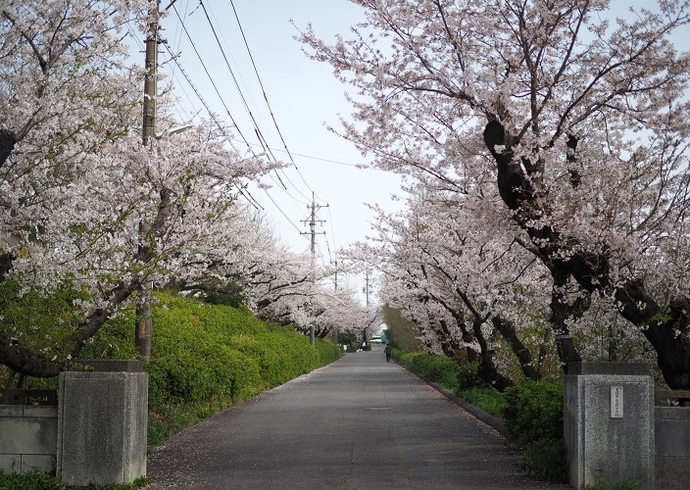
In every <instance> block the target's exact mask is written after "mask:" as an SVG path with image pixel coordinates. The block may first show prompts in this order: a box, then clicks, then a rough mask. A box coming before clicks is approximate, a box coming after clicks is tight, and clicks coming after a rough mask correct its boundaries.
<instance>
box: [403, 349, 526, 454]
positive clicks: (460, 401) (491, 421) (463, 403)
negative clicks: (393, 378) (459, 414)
mask: <svg viewBox="0 0 690 490" xmlns="http://www.w3.org/2000/svg"><path fill="white" fill-rule="evenodd" d="M396 364H397V365H398V366H400V367H402V368H403V369H405V370H406V371H407V372H409V373H412V374H414V375H415V376H417V377H418V378H419V379H421V380H422V381H424V382H425V383H426V384H428V385H429V386H431V387H432V388H434V389H435V390H436V391H438V392H439V393H441V394H442V395H443V396H445V397H446V398H448V400H450V401H452V402H453V403H455V404H456V405H458V406H460V407H462V408H463V409H465V410H466V411H467V412H469V413H470V414H472V415H473V416H474V417H476V418H477V419H479V420H480V421H482V422H484V423H485V424H486V425H488V426H489V427H491V428H492V429H494V430H495V431H496V432H498V433H499V434H501V435H502V436H503V437H505V438H506V439H507V440H508V441H510V442H514V441H515V436H513V434H511V433H510V431H509V430H508V429H507V428H506V425H505V423H504V422H503V420H501V419H500V418H498V417H496V416H495V415H491V414H490V413H488V412H485V411H484V410H482V409H481V408H479V407H476V406H474V405H472V404H471V403H470V402H468V401H467V400H465V399H464V398H463V397H461V396H459V395H456V394H455V393H453V392H452V391H450V390H449V389H448V388H446V387H445V386H441V385H440V384H438V383H436V382H434V381H429V380H427V379H424V377H422V376H420V375H419V374H417V373H415V372H414V371H410V370H409V369H407V368H406V367H405V366H403V365H402V364H399V363H397V362H396Z"/></svg>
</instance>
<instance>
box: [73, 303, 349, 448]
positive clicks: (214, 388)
mask: <svg viewBox="0 0 690 490" xmlns="http://www.w3.org/2000/svg"><path fill="white" fill-rule="evenodd" d="M156 298H157V302H156V304H155V305H154V308H153V328H152V358H153V360H152V361H151V362H150V363H149V364H148V365H147V366H146V370H147V372H148V373H149V412H150V416H149V443H151V444H159V443H161V442H163V441H164V440H165V439H166V438H167V437H168V436H170V435H171V434H173V433H175V432H177V431H179V430H180V429H182V428H184V427H186V426H189V425H192V424H194V423H197V422H199V421H201V420H203V419H205V418H207V417H208V416H210V415H212V414H213V413H215V412H216V411H218V410H220V409H223V408H225V407H228V406H230V405H232V404H233V403H237V402H238V401H241V400H245V399H247V398H249V397H251V396H253V395H255V394H257V393H259V392H260V391H261V390H264V389H267V388H272V387H274V386H278V385H280V384H282V383H285V382H286V381H288V380H290V379H293V378H295V377H297V376H299V375H301V374H304V373H307V372H309V371H311V370H313V369H315V368H317V367H320V366H323V365H325V364H328V363H330V362H332V361H334V360H336V359H337V358H338V357H339V356H340V351H339V349H338V347H337V346H335V345H333V344H330V343H326V342H324V341H321V340H317V342H316V346H315V348H312V347H311V345H310V343H309V338H308V337H306V336H304V335H301V334H299V333H297V332H295V331H293V330H292V329H291V328H289V327H281V326H277V325H270V324H264V323H263V322H261V321H259V320H258V319H257V318H256V317H254V316H252V315H251V313H250V312H249V311H248V310H246V309H245V308H234V307H230V306H223V305H211V304H207V303H203V302H200V301H195V300H192V299H188V298H185V297H181V296H178V295H174V294H168V293H156ZM133 329H134V317H133V313H132V312H131V311H130V312H126V313H125V314H123V315H122V316H120V317H118V318H116V319H114V320H112V321H110V322H108V324H107V325H106V326H104V327H103V328H102V329H101V330H100V331H99V332H98V334H97V336H96V337H95V338H94V339H93V340H92V341H91V342H90V344H89V345H88V346H87V347H86V348H85V349H84V351H83V355H82V357H84V358H121V359H123V358H124V359H134V358H136V352H135V349H134V342H133Z"/></svg>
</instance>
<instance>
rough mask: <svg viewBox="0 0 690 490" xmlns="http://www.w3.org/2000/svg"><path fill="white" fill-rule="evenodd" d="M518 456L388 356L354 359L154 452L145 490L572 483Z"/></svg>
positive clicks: (273, 392)
mask: <svg viewBox="0 0 690 490" xmlns="http://www.w3.org/2000/svg"><path fill="white" fill-rule="evenodd" d="M516 461H517V455H516V454H515V453H514V452H512V451H511V450H510V449H509V444H508V443H507V441H506V440H505V439H504V438H503V437H502V436H501V435H500V434H498V433H497V432H496V431H494V430H493V429H492V428H490V427H489V426H487V425H485V424H484V423H482V422H480V421H479V420H478V419H476V418H475V417H473V416H472V415H470V414H469V413H468V412H466V411H465V410H464V409H463V408H461V407H459V406H458V405H456V404H455V403H453V402H451V401H449V400H448V399H447V398H446V397H445V396H443V395H442V394H441V393H439V392H438V391H437V390H435V389H434V388H433V387H431V386H429V385H428V384H426V383H425V382H423V381H422V380H420V379H419V378H417V377H416V376H414V375H413V374H411V373H409V372H408V371H406V370H405V369H403V368H402V367H400V366H398V365H396V364H395V363H393V362H390V363H387V362H386V360H385V356H384V354H383V352H381V351H372V352H358V353H351V354H347V355H345V356H344V357H343V358H342V359H340V360H338V361H336V362H334V363H332V364H330V365H329V366H326V367H324V368H321V369H318V370H316V371H314V372H312V373H309V374H307V375H304V376H301V377H299V378H297V379H295V380H292V381H290V382H288V383H286V384H284V385H282V386H280V387H278V388H275V389H273V390H270V391H267V392H265V393H264V394H262V395H260V396H257V397H255V398H253V399H251V400H248V401H246V402H244V403H241V404H239V405H236V406H234V407H232V408H230V409H228V410H226V411H224V412H222V413H220V414H218V415H216V416H214V417H213V418H211V419H210V420H208V421H207V422H205V423H202V424H199V425H197V426H195V427H192V428H190V429H187V430H185V431H183V432H181V433H179V434H177V435H176V436H174V437H173V438H171V439H170V440H169V441H168V442H167V443H165V444H164V445H162V446H160V447H159V448H157V449H156V450H155V451H154V452H153V453H152V454H151V455H150V456H149V458H148V476H149V477H150V478H151V479H152V483H151V484H150V485H148V486H146V487H145V488H146V490H159V489H189V490H192V489H193V490H205V489H209V490H226V489H300V490H302V489H310V490H311V489H352V490H360V489H377V490H383V489H417V488H420V489H421V488H426V489H444V488H452V489H558V488H560V489H565V488H570V487H568V486H566V485H552V484H548V483H543V482H538V481H535V480H532V479H530V478H528V477H526V476H524V475H520V474H517V473H516V471H515V463H516Z"/></svg>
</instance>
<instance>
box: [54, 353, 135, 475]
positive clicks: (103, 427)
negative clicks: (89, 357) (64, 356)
mask: <svg viewBox="0 0 690 490" xmlns="http://www.w3.org/2000/svg"><path fill="white" fill-rule="evenodd" d="M85 364H86V362H85ZM90 364H92V365H93V367H94V368H95V369H96V371H67V372H63V373H61V374H60V383H59V389H58V441H57V442H58V447H57V473H58V477H59V478H60V480H61V481H62V482H64V483H67V484H70V485H81V486H86V485H88V484H90V483H95V484H127V483H131V482H133V481H134V480H136V479H137V478H140V477H142V476H146V441H147V439H146V437H147V425H148V377H147V374H146V373H144V372H142V369H141V363H140V362H135V361H107V362H106V363H105V364H103V363H98V362H90ZM101 369H102V370H103V371H100V370H101ZM108 370H109V371H108Z"/></svg>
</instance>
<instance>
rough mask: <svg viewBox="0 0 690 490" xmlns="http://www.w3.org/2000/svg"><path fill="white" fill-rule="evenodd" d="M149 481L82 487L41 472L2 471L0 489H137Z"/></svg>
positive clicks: (141, 480)
mask: <svg viewBox="0 0 690 490" xmlns="http://www.w3.org/2000/svg"><path fill="white" fill-rule="evenodd" d="M149 482H150V480H149V479H148V478H146V477H144V478H139V479H137V480H135V481H134V482H133V483H131V484H129V485H96V484H93V483H92V484H90V485H87V486H85V487H80V486H74V485H67V484H65V483H60V482H59V481H58V480H57V478H55V477H53V476H49V475H43V474H40V473H27V474H25V475H14V474H7V473H3V472H2V471H0V490H136V489H138V488H141V487H143V486H145V485H147V484H148V483H149Z"/></svg>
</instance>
